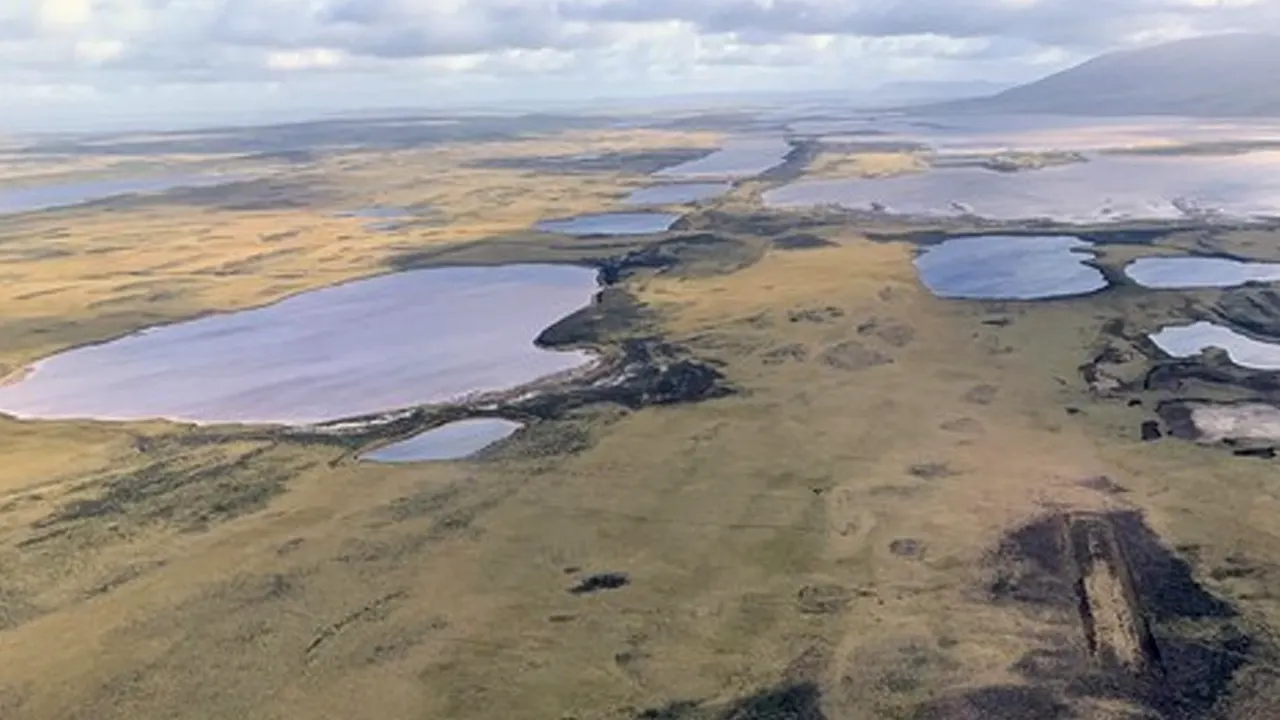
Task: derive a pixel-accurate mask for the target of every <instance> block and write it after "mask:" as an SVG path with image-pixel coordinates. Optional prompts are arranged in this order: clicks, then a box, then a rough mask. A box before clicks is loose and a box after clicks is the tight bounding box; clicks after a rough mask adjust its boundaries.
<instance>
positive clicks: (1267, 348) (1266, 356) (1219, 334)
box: [1150, 322, 1280, 370]
mask: <svg viewBox="0 0 1280 720" xmlns="http://www.w3.org/2000/svg"><path fill="white" fill-rule="evenodd" d="M1150 337H1151V342H1154V343H1155V344H1156V345H1157V346H1158V347H1159V348H1160V349H1161V350H1163V351H1165V352H1166V353H1168V354H1169V355H1170V356H1171V357H1176V358H1184V357H1193V356H1195V355H1199V354H1200V353H1201V352H1203V351H1204V350H1207V349H1209V348H1215V347H1216V348H1222V349H1223V350H1226V351H1227V356H1228V357H1230V358H1231V362H1233V363H1235V364H1236V365H1239V366H1240V367H1246V368H1253V369H1255V370H1280V345H1276V344H1273V343H1266V342H1262V341H1261V340H1254V339H1253V338H1251V337H1248V336H1246V335H1242V334H1240V333H1238V332H1236V331H1235V330H1232V329H1231V328H1228V327H1223V326H1222V325H1218V324H1216V323H1211V322H1196V323H1192V324H1190V325H1180V326H1175V327H1167V328H1164V329H1163V330H1161V331H1160V332H1157V333H1153V334H1152V335H1151V336H1150Z"/></svg>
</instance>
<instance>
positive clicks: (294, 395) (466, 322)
mask: <svg viewBox="0 0 1280 720" xmlns="http://www.w3.org/2000/svg"><path fill="white" fill-rule="evenodd" d="M595 278H596V273H595V271H594V270H592V269H588V268H584V267H571V266H563V265H560V266H557V265H509V266H501V267H461V268H432V269H426V270H414V271H408V272H402V273H396V274H391V275H384V276H381V277H376V278H370V279H367V280H359V281H355V282H350V283H347V284H345V285H339V286H336V287H330V288H325V289H322V290H316V291H313V292H308V293H303V294H300V295H295V296H293V297H290V298H287V299H285V300H282V301H280V302H277V303H275V304H273V305H268V306H266V307H261V308H256V309H253V310H245V311H241V312H235V313H227V314H221V315H211V316H208V317H204V318H201V319H197V320H191V321H187V322H181V323H177V324H173V325H164V326H159V327H154V328H150V329H147V330H143V331H141V332H138V333H134V334H132V335H128V336H126V337H123V338H120V339H118V340H113V341H110V342H105V343H102V344H99V345H90V346H86V347H82V348H78V349H74V350H69V351H67V352H64V353H61V354H59V355H55V356H53V357H50V358H47V359H45V360H42V361H40V362H38V363H36V364H35V365H34V366H33V367H32V368H31V371H30V372H29V373H28V374H27V375H26V377H25V378H23V379H22V380H21V381H19V382H14V383H11V384H9V385H3V386H0V412H3V413H8V414H12V415H16V416H19V417H26V418H51V419H52V418H94V419H104V420H135V419H144V418H167V419H172V420H180V421H190V422H197V423H229V422H243V423H281V424H306V423H315V422H321V421H326V420H335V419H341V418H348V417H353V416H357V415H364V414H371V413H376V412H381V411H385V410H390V409H395V408H402V407H409V406H413V405H419V404H425V403H433V402H442V401H446V400H450V399H455V398H458V397H460V396H463V395H467V394H471V393H476V392H484V391H493V390H500V389H504V388H508V387H512V386H515V385H519V384H522V383H526V382H530V381H532V380H535V379H537V378H539V377H542V376H544V375H549V374H552V373H557V372H561V371H565V370H569V369H572V368H575V367H578V366H581V365H583V364H585V363H587V362H589V361H590V360H591V357H590V355H588V354H587V353H583V352H552V351H548V350H543V349H541V348H538V347H535V346H534V344H533V340H534V339H535V338H536V337H537V336H538V335H539V333H541V332H542V330H543V329H545V328H546V327H548V326H550V325H551V324H553V323H555V322H556V321H557V320H559V319H560V318H563V317H565V316H566V315H569V314H570V313H572V312H574V311H575V310H577V309H579V308H581V307H583V306H585V305H587V304H589V303H590V301H591V298H592V296H593V295H594V293H595V292H596V290H597V286H596V279H595Z"/></svg>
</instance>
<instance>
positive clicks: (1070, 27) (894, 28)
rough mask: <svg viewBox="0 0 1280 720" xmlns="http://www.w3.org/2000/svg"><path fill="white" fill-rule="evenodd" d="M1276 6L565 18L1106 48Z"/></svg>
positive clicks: (788, 8) (683, 4)
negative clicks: (1147, 32) (1167, 23)
mask: <svg viewBox="0 0 1280 720" xmlns="http://www.w3.org/2000/svg"><path fill="white" fill-rule="evenodd" d="M1272 5H1273V4H1272V3H1259V4H1256V5H1253V6H1248V7H1237V8H1223V7H1221V6H1209V7H1200V8H1197V7H1189V6H1186V5H1183V4H1180V3H1175V2H1172V1H1165V2H1161V1H1160V0H1111V1H1109V2H1105V3H1104V2H1089V1H1086V0H1042V1H1041V2H1036V3H1031V4H1015V3H1010V2H1001V1H1000V0H909V1H908V0H901V1H899V2H885V1H883V0H828V1H827V2H822V1H821V0H773V2H769V3H763V2H759V1H758V0H701V1H698V0H617V1H615V2H606V3H602V2H592V1H590V0H572V2H571V3H570V4H568V5H566V11H565V13H566V16H567V17H571V18H575V19H579V20H584V21H594V22H621V23H627V22H654V21H668V20H676V21H684V22H688V23H691V24H693V25H695V26H696V27H697V28H699V29H700V30H701V31H703V32H709V33H725V32H737V33H741V32H755V33H767V34H772V35H783V34H801V35H816V34H837V35H858V36H868V37H887V36H904V35H921V34H935V35H941V36H945V37H952V38H988V37H1004V38H1011V39H1021V40H1025V41H1029V42H1034V43H1039V44H1047V45H1062V46H1073V47H1086V48H1088V47H1099V48H1100V47H1107V46H1110V45H1112V44H1114V43H1115V42H1116V41H1117V40H1119V39H1121V38H1122V37H1124V36H1125V35H1127V34H1129V33H1133V32H1135V31H1138V30H1142V29H1149V28H1152V27H1159V26H1160V22H1159V21H1163V20H1167V19H1168V18H1169V17H1171V16H1173V17H1177V18H1181V19H1187V20H1191V21H1194V22H1198V23H1200V24H1203V25H1206V26H1210V25H1212V26H1216V27H1217V29H1223V28H1228V29H1229V28H1233V27H1234V28H1236V29H1256V28H1258V27H1266V25H1259V24H1258V22H1259V21H1260V20H1265V18H1267V17H1271V16H1274V15H1275V12H1274V10H1272V9H1271V7H1270V6H1272Z"/></svg>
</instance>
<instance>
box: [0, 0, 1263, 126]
mask: <svg viewBox="0 0 1280 720" xmlns="http://www.w3.org/2000/svg"><path fill="white" fill-rule="evenodd" d="M1260 28H1280V0H0V68H3V73H2V74H0V92H3V93H4V94H5V97H19V96H21V97H33V96H34V95H33V94H32V93H26V94H23V93H24V92H25V91H20V90H19V89H18V88H19V86H29V87H59V86H66V87H89V88H93V89H94V91H95V92H96V93H98V94H99V95H102V96H108V97H109V96H113V95H115V96H119V97H120V98H124V97H125V96H126V95H128V97H129V98H130V99H129V102H130V103H132V104H135V105H137V104H139V103H138V101H137V98H138V97H139V94H138V93H147V92H150V93H152V94H156V93H160V92H161V89H162V88H166V87H172V88H182V89H183V90H181V92H186V93H189V94H190V95H189V97H191V98H193V101H195V102H199V101H200V100H201V97H200V96H201V94H200V92H199V90H198V89H194V88H195V87H196V84H200V83H204V84H206V85H215V84H216V85H219V86H220V87H231V86H235V87H238V88H241V90H240V91H238V93H239V95H241V96H246V97H247V96H251V95H253V93H248V92H245V91H244V88H260V89H261V90H262V93H263V97H266V96H267V95H268V94H269V93H268V89H269V88H270V87H271V85H270V84H271V83H281V82H283V83H284V85H282V86H279V87H285V88H288V87H290V86H297V84H298V83H299V82H301V81H302V79H304V78H306V77H308V76H310V75H313V74H320V75H323V77H324V78H325V79H324V83H326V86H327V88H328V93H327V96H329V97H337V96H347V95H349V96H350V97H352V98H356V97H362V98H363V97H372V96H378V94H379V93H382V94H387V95H389V94H390V93H392V92H393V91H394V92H395V93H401V94H407V95H409V96H411V97H413V96H419V97H423V98H444V97H446V94H444V93H443V92H438V91H439V90H440V89H441V88H447V89H448V91H449V92H448V94H447V97H449V98H453V97H455V96H457V97H461V95H460V93H461V94H467V93H469V94H471V95H476V96H479V95H487V96H489V97H494V98H501V97H503V96H508V95H511V96H529V95H537V94H538V93H539V92H540V90H541V89H544V88H545V90H546V92H547V93H578V94H583V95H592V94H616V93H640V92H670V91H673V90H675V91H717V90H722V89H727V88H750V87H754V86H776V87H783V88H786V87H795V88H804V87H815V88H821V87H862V86H869V85H875V84H878V83H880V82H883V81H892V80H897V79H925V80H927V79H960V78H965V77H981V78H988V79H995V80H1011V79H1021V78H1025V77H1028V76H1031V75H1035V74H1040V73H1042V72H1044V71H1045V70H1049V69H1056V68H1057V67H1059V66H1062V65H1064V64H1066V63H1068V62H1071V61H1074V60H1077V59H1079V58H1081V57H1083V56H1086V55H1088V54H1091V53H1094V52H1097V51H1099V50H1102V49H1106V48H1108V47H1112V46H1117V45H1126V44H1134V43H1148V42H1153V41H1158V40H1162V39H1168V38H1175V37H1183V36H1187V35H1194V34H1199V33H1203V32H1216V31H1228V30H1245V31H1256V30H1258V29H1260ZM138 88H143V90H138ZM148 88H149V89H148ZM126 89H129V90H127V91H126ZM415 90H416V91H415ZM175 92H178V91H176V90H175ZM287 94H288V93H287V92H285V91H281V92H280V93H277V94H276V95H274V96H273V97H275V96H280V95H287ZM231 97H233V99H234V97H236V95H235V94H233V95H232V96H231ZM31 102H34V101H31ZM121 102H124V100H121ZM353 102H355V100H354V99H353Z"/></svg>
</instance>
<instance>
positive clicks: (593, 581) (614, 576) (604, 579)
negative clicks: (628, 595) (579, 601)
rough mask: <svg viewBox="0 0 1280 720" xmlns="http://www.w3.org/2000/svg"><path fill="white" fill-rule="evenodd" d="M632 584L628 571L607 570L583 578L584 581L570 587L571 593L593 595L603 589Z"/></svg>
mask: <svg viewBox="0 0 1280 720" xmlns="http://www.w3.org/2000/svg"><path fill="white" fill-rule="evenodd" d="M630 584H631V578H630V577H628V576H627V574H626V573H620V572H606V573H599V574H597V575H589V576H587V577H585V578H583V579H582V582H580V583H578V584H577V585H575V586H573V587H571V588H569V594H571V595H591V594H593V593H598V592H600V591H602V590H618V589H620V588H624V587H626V586H627V585H630Z"/></svg>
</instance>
